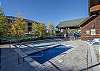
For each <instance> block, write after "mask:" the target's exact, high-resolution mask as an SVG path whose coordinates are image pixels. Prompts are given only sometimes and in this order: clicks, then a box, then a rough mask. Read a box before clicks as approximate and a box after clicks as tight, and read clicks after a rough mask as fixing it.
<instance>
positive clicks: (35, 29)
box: [32, 23, 39, 38]
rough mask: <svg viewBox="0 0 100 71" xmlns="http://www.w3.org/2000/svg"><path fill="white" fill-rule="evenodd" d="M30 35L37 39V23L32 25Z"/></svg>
mask: <svg viewBox="0 0 100 71" xmlns="http://www.w3.org/2000/svg"><path fill="white" fill-rule="evenodd" d="M32 33H33V36H34V37H36V38H37V37H39V26H38V24H37V23H32Z"/></svg>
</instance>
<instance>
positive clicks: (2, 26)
mask: <svg viewBox="0 0 100 71" xmlns="http://www.w3.org/2000/svg"><path fill="white" fill-rule="evenodd" d="M5 32H6V18H5V16H4V12H3V10H2V8H0V35H4V33H5Z"/></svg>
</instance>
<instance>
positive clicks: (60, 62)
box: [0, 40, 97, 71]
mask: <svg viewBox="0 0 100 71" xmlns="http://www.w3.org/2000/svg"><path fill="white" fill-rule="evenodd" d="M60 44H64V45H71V46H72V47H74V48H72V49H71V50H68V51H67V52H64V53H63V54H60V55H59V56H56V57H54V58H52V59H50V60H49V61H47V62H45V63H44V64H39V63H38V62H36V61H35V60H33V59H31V58H30V57H26V58H25V62H22V63H21V64H18V62H17V61H18V60H17V58H18V54H17V53H16V51H15V50H14V48H11V49H10V48H9V45H4V46H0V48H2V49H1V71H79V70H81V69H83V68H86V67H87V49H88V48H90V46H88V45H87V44H86V43H85V42H84V41H81V40H75V41H64V42H61V43H60ZM91 58H92V57H91V55H90V54H89V55H88V66H91V65H92V63H91ZM96 69H97V68H96ZM88 71H97V70H95V69H93V68H91V69H89V70H88Z"/></svg>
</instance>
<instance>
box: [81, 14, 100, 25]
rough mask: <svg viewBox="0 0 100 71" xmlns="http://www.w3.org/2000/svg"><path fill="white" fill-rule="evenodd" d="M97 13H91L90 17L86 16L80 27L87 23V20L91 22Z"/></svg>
mask: <svg viewBox="0 0 100 71" xmlns="http://www.w3.org/2000/svg"><path fill="white" fill-rule="evenodd" d="M98 16H99V15H92V16H90V17H87V18H86V19H85V20H84V21H83V22H82V23H81V24H80V27H84V26H85V25H86V24H88V23H89V22H91V21H92V20H93V19H95V18H96V17H98Z"/></svg>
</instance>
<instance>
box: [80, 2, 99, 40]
mask: <svg viewBox="0 0 100 71" xmlns="http://www.w3.org/2000/svg"><path fill="white" fill-rule="evenodd" d="M80 27H81V39H82V40H91V39H94V38H100V0H89V17H88V18H86V19H85V20H84V21H83V22H82V24H81V25H80Z"/></svg>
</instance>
